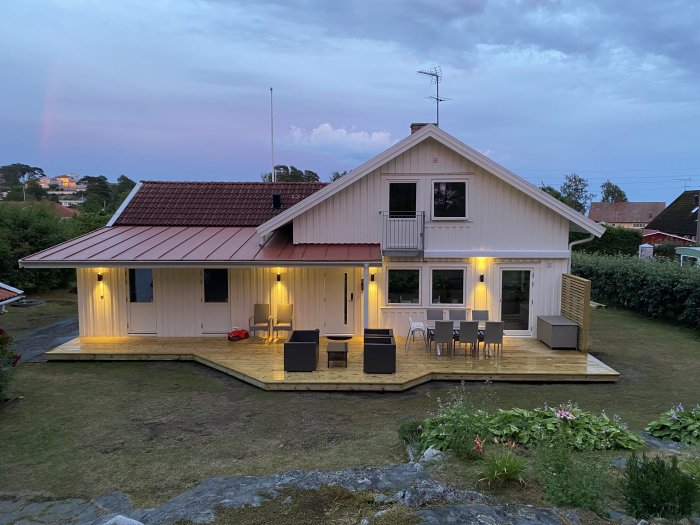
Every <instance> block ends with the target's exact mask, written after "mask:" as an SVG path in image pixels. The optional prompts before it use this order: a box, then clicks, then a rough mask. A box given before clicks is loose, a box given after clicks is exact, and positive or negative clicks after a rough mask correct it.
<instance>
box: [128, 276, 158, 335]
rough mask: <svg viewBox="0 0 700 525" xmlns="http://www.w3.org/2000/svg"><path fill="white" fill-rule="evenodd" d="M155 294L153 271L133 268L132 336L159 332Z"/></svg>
mask: <svg viewBox="0 0 700 525" xmlns="http://www.w3.org/2000/svg"><path fill="white" fill-rule="evenodd" d="M154 299H155V296H154V294H153V270H151V269H150V268H131V269H130V270H129V305H128V306H129V307H128V310H129V314H128V317H129V319H128V332H129V333H130V334H155V333H157V332H158V324H157V317H156V302H155V300H154Z"/></svg>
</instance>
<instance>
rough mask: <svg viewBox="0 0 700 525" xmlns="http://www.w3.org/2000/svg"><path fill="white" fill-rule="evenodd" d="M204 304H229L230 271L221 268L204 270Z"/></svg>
mask: <svg viewBox="0 0 700 525" xmlns="http://www.w3.org/2000/svg"><path fill="white" fill-rule="evenodd" d="M204 302H205V303H227V302H228V270H226V269H220V268H215V269H205V270H204Z"/></svg>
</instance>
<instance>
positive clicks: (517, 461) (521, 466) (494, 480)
mask: <svg viewBox="0 0 700 525" xmlns="http://www.w3.org/2000/svg"><path fill="white" fill-rule="evenodd" d="M526 468H527V460H526V459H525V458H523V457H521V456H519V455H518V454H516V453H515V452H513V451H512V450H494V451H493V452H489V453H487V454H486V455H485V456H484V459H483V460H482V462H481V469H480V471H479V475H480V476H481V477H480V479H479V481H480V482H482V483H486V484H488V485H489V486H491V487H496V488H498V487H501V486H503V485H504V484H506V483H513V482H516V481H517V482H518V483H524V482H525V479H524V478H523V474H524V473H525V469H526Z"/></svg>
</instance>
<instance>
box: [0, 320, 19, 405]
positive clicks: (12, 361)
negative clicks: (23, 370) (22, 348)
mask: <svg viewBox="0 0 700 525" xmlns="http://www.w3.org/2000/svg"><path fill="white" fill-rule="evenodd" d="M11 345H12V337H10V335H9V334H8V333H7V332H5V330H3V329H2V328H0V402H2V401H4V400H5V396H6V395H7V388H8V386H9V385H10V381H11V379H12V373H13V372H14V367H15V365H16V364H17V362H18V360H19V355H17V354H15V353H14V352H13V351H12V348H11Z"/></svg>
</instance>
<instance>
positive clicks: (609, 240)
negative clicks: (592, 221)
mask: <svg viewBox="0 0 700 525" xmlns="http://www.w3.org/2000/svg"><path fill="white" fill-rule="evenodd" d="M586 236H587V235H586V234H583V233H572V234H570V236H569V237H570V240H571V241H577V240H579V239H584V238H585V237H586ZM640 244H642V233H641V232H640V231H639V230H632V229H629V228H620V227H617V226H606V227H605V233H604V234H603V236H602V237H599V238H598V239H593V240H592V241H589V242H585V243H583V244H577V245H575V246H574V247H573V250H574V251H575V252H586V253H600V254H605V255H618V254H623V255H637V252H638V250H639V245H640Z"/></svg>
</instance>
